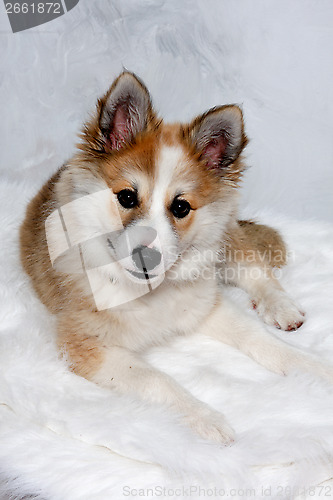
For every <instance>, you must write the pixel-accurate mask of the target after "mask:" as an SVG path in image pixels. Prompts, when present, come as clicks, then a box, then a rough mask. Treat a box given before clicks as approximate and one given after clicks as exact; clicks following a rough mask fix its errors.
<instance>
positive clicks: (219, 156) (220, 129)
mask: <svg viewBox="0 0 333 500" xmlns="http://www.w3.org/2000/svg"><path fill="white" fill-rule="evenodd" d="M188 133H189V138H190V141H191V142H192V143H193V144H194V145H195V148H196V150H197V151H198V152H199V153H200V156H201V158H202V159H204V160H205V161H206V163H207V166H208V167H209V168H214V169H218V168H224V167H228V166H229V165H230V164H232V163H233V162H235V161H236V160H237V158H238V156H239V155H240V153H241V152H242V150H243V148H244V147H245V145H246V143H247V139H246V136H245V133H244V123H243V115H242V112H241V110H240V108H239V107H238V106H234V105H230V106H220V107H217V108H213V109H211V110H209V111H207V113H205V114H203V115H201V116H199V117H198V118H196V119H195V120H193V122H192V123H191V124H190V126H189V129H188Z"/></svg>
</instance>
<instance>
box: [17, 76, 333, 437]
mask: <svg viewBox="0 0 333 500" xmlns="http://www.w3.org/2000/svg"><path fill="white" fill-rule="evenodd" d="M246 143H247V139H246V136H245V132H244V124H243V118H242V112H241V110H240V109H239V108H238V107H237V106H234V105H231V106H219V107H216V108H213V109H210V110H209V111H207V112H206V113H204V114H203V115H201V116H199V117H197V118H195V119H194V120H193V121H192V122H191V123H189V124H180V123H176V124H172V125H168V124H165V123H164V122H163V121H162V120H160V119H158V118H157V116H156V114H155V112H154V110H153V107H152V103H151V99H150V96H149V93H148V90H147V88H146V87H145V86H144V84H143V83H142V82H141V81H140V80H139V79H138V78H137V77H136V76H135V75H134V74H131V73H128V72H124V73H122V74H121V75H120V76H119V77H118V78H117V79H116V80H115V81H114V83H113V84H112V86H111V88H110V89H109V90H108V92H107V93H106V94H105V95H104V97H102V98H101V99H100V100H98V103H97V110H96V113H95V114H94V116H93V117H92V118H91V120H90V121H89V122H88V123H87V124H86V125H85V127H84V129H83V131H82V135H81V142H80V144H79V145H78V150H77V152H76V154H75V155H74V156H73V158H72V159H71V160H70V161H69V162H68V163H67V164H66V165H64V166H63V167H61V168H60V169H59V170H58V171H57V172H56V173H55V175H53V177H52V178H51V179H50V180H49V181H48V182H47V183H46V184H45V185H44V187H43V188H42V189H41V190H40V192H39V193H38V194H37V196H36V197H35V198H34V199H33V200H32V201H31V203H30V205H29V206H28V209H27V213H26V218H25V220H24V222H23V225H22V227H21V235H20V236H21V258H22V263H23V266H24V269H25V271H26V272H27V274H28V275H29V276H30V278H31V280H32V284H33V286H34V288H35V290H36V292H37V294H38V296H39V298H40V300H41V301H42V302H43V303H44V304H45V305H46V307H47V308H48V309H49V310H50V311H51V312H52V313H53V314H56V316H57V339H58V345H59V349H60V350H61V351H64V352H66V354H67V356H68V357H69V359H70V362H71V368H72V370H73V371H74V372H75V373H76V374H78V375H80V376H83V377H86V378H87V379H89V380H91V381H93V382H96V383H97V384H100V385H101V386H103V387H108V388H110V389H113V390H116V391H119V392H121V393H133V394H135V395H136V396H138V397H141V398H143V399H144V400H147V401H150V402H156V403H159V404H163V405H166V406H168V407H169V408H170V409H171V410H172V411H174V412H176V413H177V414H178V415H179V416H180V417H181V418H182V420H183V422H184V423H185V424H186V425H188V426H189V427H190V428H191V429H193V430H194V431H195V432H197V433H198V434H199V435H200V436H202V437H204V438H207V439H210V440H215V441H217V442H219V443H223V444H225V445H227V444H230V443H231V442H232V441H233V439H234V432H233V430H232V428H231V427H230V426H229V424H228V423H227V422H226V420H225V418H224V417H223V415H222V414H221V413H219V412H217V411H215V410H213V409H212V408H210V407H209V406H207V405H206V404H204V403H202V402H200V401H198V400H197V399H195V398H194V397H193V396H192V395H191V394H190V393H189V392H187V391H186V390H185V389H183V388H182V387H180V386H179V385H178V384H177V383H176V382H175V381H174V380H173V379H172V378H170V377H169V376H167V375H166V374H164V373H162V372H160V371H158V370H156V369H154V368H153V367H151V366H150V365H149V364H147V363H146V362H145V361H144V360H143V359H142V358H141V357H140V353H141V352H142V351H143V350H145V349H146V348H148V347H149V346H152V345H156V344H159V343H161V342H165V341H167V340H168V339H171V338H173V337H174V336H176V335H186V336H190V335H191V334H192V333H195V332H200V333H202V334H204V335H208V336H209V337H212V338H214V339H218V340H220V341H221V342H225V343H227V344H229V345H231V346H234V347H236V348H237V349H240V350H241V351H242V352H244V353H246V354H247V355H248V356H250V357H251V358H253V359H254V360H255V361H257V362H258V363H260V364H261V365H263V366H265V367H266V368H267V369H269V370H271V371H273V372H276V373H279V374H287V373H289V372H290V371H291V370H295V369H305V370H307V371H310V372H313V373H314V374H317V375H319V376H322V377H323V378H326V379H328V380H330V381H332V380H333V375H332V373H333V372H332V369H331V368H330V367H325V366H323V365H322V364H321V363H320V362H318V361H317V359H315V358H314V357H313V358H312V357H309V356H308V355H305V354H304V353H302V352H301V351H298V350H296V349H294V348H292V347H291V346H289V345H286V344H284V343H283V342H281V341H280V340H278V339H277V338H275V337H273V336H271V335H270V334H269V333H268V332H267V331H266V329H265V327H264V326H263V325H262V324H261V323H259V322H257V321H256V320H255V319H253V318H252V317H251V316H250V315H248V314H247V313H246V312H243V311H241V310H238V308H237V307H236V306H235V305H234V304H233V303H232V302H231V301H230V300H228V299H227V298H226V297H224V296H223V289H224V287H225V283H232V284H234V285H237V286H240V287H242V288H243V289H245V290H246V291H247V292H248V293H249V294H250V296H251V298H252V301H253V306H254V307H255V308H256V309H257V311H258V313H259V314H260V315H261V316H262V318H263V320H264V321H265V322H266V323H268V324H275V325H276V326H278V327H279V328H283V329H285V330H291V329H296V328H298V327H299V326H300V325H301V324H302V322H303V320H304V313H302V312H301V311H300V310H299V308H298V307H297V305H296V304H295V303H294V302H293V301H292V300H291V299H290V298H289V297H288V296H287V294H286V292H285V291H284V290H283V289H282V287H281V285H280V284H279V283H278V281H277V279H276V278H275V277H274V273H273V268H274V267H276V266H280V265H283V264H284V263H285V260H286V250H285V246H284V243H283V241H282V239H281V237H280V236H279V235H278V234H277V233H276V232H275V231H274V230H273V229H270V228H267V227H265V226H259V225H256V224H254V223H251V222H246V221H238V220H237V205H238V190H237V187H238V184H239V180H240V178H241V176H242V173H243V171H244V164H243V161H242V158H241V153H242V151H243V149H244V147H245V145H246ZM250 255H251V259H250V258H249V256H250ZM253 271H255V273H254V272H253ZM254 275H255V277H254Z"/></svg>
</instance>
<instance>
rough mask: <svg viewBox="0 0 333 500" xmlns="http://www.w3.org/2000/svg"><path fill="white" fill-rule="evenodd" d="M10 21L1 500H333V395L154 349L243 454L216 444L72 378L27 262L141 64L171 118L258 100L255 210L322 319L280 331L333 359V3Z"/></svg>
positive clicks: (237, 363)
mask: <svg viewBox="0 0 333 500" xmlns="http://www.w3.org/2000/svg"><path fill="white" fill-rule="evenodd" d="M318 5H320V8H318ZM2 9H3V7H2ZM0 14H1V16H0V27H1V33H0V45H1V46H0V48H1V51H2V53H1V56H2V58H1V68H0V88H1V96H2V97H1V101H2V104H1V110H2V111H1V113H2V118H1V120H0V137H1V140H2V146H1V156H2V158H1V164H0V170H1V172H2V173H1V178H0V205H1V206H0V231H1V235H0V241H1V249H0V266H1V269H0V499H1V500H8V499H16V500H18V499H19V500H22V499H23V498H29V499H30V498H36V499H39V500H107V499H109V498H112V499H116V500H121V499H122V498H138V497H142V498H170V499H172V498H175V499H179V498H184V499H186V498H191V499H202V498H237V499H238V498H255V499H262V498H263V499H267V498H277V499H286V500H287V499H288V500H289V499H291V498H292V499H294V498H297V497H298V498H306V494H305V490H308V493H307V498H319V499H322V498H327V497H332V496H333V484H332V483H330V482H329V480H330V478H332V476H333V457H332V455H333V388H332V387H330V386H328V385H327V384H326V383H324V382H322V381H320V380H317V379H315V378H313V377H311V376H309V375H307V374H304V373H294V374H292V375H291V376H289V377H287V378H282V377H279V376H277V375H274V374H271V373H269V372H267V371H266V370H265V369H263V368H261V367H259V366H257V365H256V364H255V363H254V362H252V361H251V360H249V359H248V358H246V357H245V356H243V355H242V354H240V353H238V352H236V351H235V350H233V349H231V348H229V347H227V346H224V345H221V344H218V343H216V342H213V341H212V340H208V339H205V338H202V337H199V336H197V337H195V338H193V339H192V340H189V339H187V340H184V339H179V340H177V341H176V342H174V343H173V344H172V345H166V346H164V347H161V348H158V349H154V350H152V351H151V352H149V353H147V358H148V359H149V361H150V362H151V363H153V364H155V365H156V366H158V367H159V368H160V369H161V370H165V371H166V372H168V373H169V374H171V375H172V376H173V377H174V378H175V379H176V380H177V381H178V382H179V383H180V384H182V385H183V386H185V387H186V388H187V389H188V390H190V391H191V392H192V393H193V394H194V395H195V396H197V397H198V398H199V399H202V400H204V401H206V402H207V403H209V404H210V405H211V406H213V407H214V408H216V409H218V410H221V411H222V412H223V413H225V415H226V416H227V418H228V419H229V421H230V422H231V424H232V425H233V427H234V428H235V430H236V433H237V440H236V443H235V444H234V446H232V447H230V448H222V447H219V446H217V445H215V444H213V443H209V442H205V441H203V440H201V439H199V438H198V437H197V436H196V435H194V434H192V433H191V432H190V431H189V430H188V429H186V428H184V427H182V426H181V424H180V423H179V422H178V421H177V420H176V418H173V417H172V416H170V415H169V414H167V412H165V411H164V409H163V408H158V407H150V406H148V405H144V404H143V403H141V402H140V401H137V400H133V399H130V398H127V397H120V396H117V395H115V394H112V393H111V392H108V391H106V390H103V389H101V388H98V387H97V386H95V385H93V384H92V383H89V382H87V381H86V380H84V379H81V378H79V377H77V376H75V375H73V374H71V373H70V372H69V370H68V368H67V366H66V363H65V362H64V361H63V360H60V359H59V358H58V355H57V351H56V348H55V342H54V320H53V318H51V317H50V316H49V315H48V314H47V312H46V311H45V309H44V308H43V306H42V305H41V304H40V303H39V302H38V300H37V299H36V298H35V296H34V293H33V291H32V289H31V287H30V285H29V283H28V280H27V278H26V277H25V275H24V273H23V271H22V269H21V267H20V264H19V258H18V226H19V223H20V221H21V220H22V217H23V214H24V211H25V207H26V204H27V202H28V200H29V199H30V198H31V197H32V196H33V195H34V194H35V192H36V191H37V190H38V189H39V187H40V185H41V183H42V181H43V180H44V179H46V178H47V177H48V176H49V175H50V173H51V172H52V171H54V170H55V168H56V167H57V166H59V165H60V164H61V162H62V161H64V160H66V157H68V156H69V155H70V154H71V153H72V151H73V144H74V141H75V134H76V132H77V130H78V128H79V126H80V123H81V122H82V121H83V120H84V118H85V117H86V115H87V112H88V111H89V110H91V109H92V108H93V102H94V100H95V99H96V97H97V96H98V95H99V94H101V93H102V92H104V90H105V89H106V88H107V86H108V85H109V83H110V81H111V79H112V78H113V77H114V76H115V75H116V74H117V73H118V72H119V71H120V70H121V68H122V66H123V65H124V66H125V67H127V69H129V70H133V71H136V72H137V73H138V74H139V75H140V76H141V77H142V78H143V79H144V80H145V81H146V82H147V84H148V86H149V88H151V90H152V94H153V96H154V98H155V102H156V103H157V107H158V108H159V110H160V111H161V114H162V115H164V116H166V117H167V118H169V119H177V120H178V119H179V120H182V119H184V120H185V119H189V118H191V117H192V116H193V115H194V114H195V113H199V112H202V111H204V110H205V109H207V108H208V107H210V106H213V105H216V104H220V103H226V102H237V103H243V108H244V112H245V117H246V125H247V130H248V133H249V135H250V137H251V138H252V139H253V141H252V142H251V143H250V145H249V147H248V149H247V151H248V155H249V163H250V164H255V168H253V169H251V170H250V171H249V173H248V174H247V176H246V183H245V186H247V188H245V193H244V194H245V196H244V199H245V208H244V210H243V214H242V215H243V216H245V217H254V218H257V219H258V220H260V221H262V222H264V223H268V224H271V225H273V226H275V227H277V228H278V229H279V230H280V231H281V232H282V234H283V236H284V237H285V239H286V241H287V243H288V246H289V249H290V252H291V258H290V262H289V265H288V266H287V267H286V268H285V269H284V270H283V277H282V282H283V284H284V286H285V287H286V289H287V290H288V291H289V293H290V294H291V295H292V296H293V297H294V298H296V299H297V300H298V301H299V302H300V303H301V304H302V306H303V308H304V309H305V311H306V312H307V320H306V323H305V324H304V326H302V328H301V329H300V330H299V331H297V332H293V333H285V332H279V331H276V330H275V329H274V328H272V329H271V332H272V333H274V334H275V335H277V336H279V337H281V338H282V339H283V340H285V341H286V342H290V343H291V344H293V345H296V346H299V347H300V348H303V349H304V350H308V351H309V352H314V353H317V354H318V355H319V356H321V357H322V358H323V361H324V360H327V361H330V362H331V363H333V307H332V297H333V226H332V225H331V224H330V223H329V222H327V223H324V222H322V223H319V222H315V221H310V220H309V217H310V216H311V214H315V215H316V216H317V217H318V218H321V219H323V218H325V219H326V220H328V221H329V220H332V218H331V214H332V166H331V158H332V151H331V150H330V149H329V147H330V145H331V129H330V127H328V126H327V123H330V122H331V121H332V120H331V118H332V117H333V104H332V102H333V101H332V99H331V98H330V96H331V90H332V83H331V82H332V65H331V50H330V47H332V40H333V34H332V19H333V15H332V14H333V7H332V2H331V1H330V0H321V2H319V3H318V2H316V1H314V0H307V1H304V0H293V2H288V1H287V0H270V1H269V2H267V0H255V1H251V2H250V1H248V0H246V1H241V0H239V2H231V0H207V2H206V1H201V2H200V1H194V0H193V1H192V0H190V1H187V0H186V1H185V0H184V1H182V2H179V0H168V1H165V0H149V1H147V0H130V1H129V0H112V2H110V1H109V0H81V1H80V3H79V5H78V6H77V7H75V8H74V9H73V10H72V11H71V12H70V13H68V14H66V15H65V16H63V17H61V18H59V19H58V20H56V21H53V22H52V23H49V24H47V25H45V26H41V27H39V28H36V29H33V30H29V31H27V32H26V33H24V32H23V33H17V34H15V35H13V34H12V33H11V32H10V28H9V24H8V22H7V20H6V17H5V13H4V11H3V10H2V11H1V12H0ZM330 117H331V118H330ZM296 186H297V189H296ZM249 200H250V201H249ZM251 200H252V201H251ZM254 201H255V202H256V204H255V205H253V204H252V205H250V204H249V203H250V202H251V203H254ZM264 207H265V210H266V211H264V210H263V209H264ZM268 207H269V209H270V210H271V212H267V208H268ZM288 212H289V214H290V215H291V216H292V217H295V216H296V217H298V218H299V219H303V221H301V222H299V221H298V222H297V221H296V220H293V219H290V218H289V216H288V217H287V216H286V215H281V214H282V213H284V214H286V213H288ZM227 293H229V294H231V295H233V297H234V300H236V301H238V302H239V303H240V304H241V306H242V307H243V308H249V301H248V297H247V296H246V295H245V294H244V293H243V292H241V291H240V290H236V289H229V290H228V291H227ZM251 314H253V315H255V312H254V311H252V312H251ZM258 321H259V320H258ZM164 488H165V489H164ZM309 488H310V489H309ZM311 488H312V489H311ZM25 495H27V496H25Z"/></svg>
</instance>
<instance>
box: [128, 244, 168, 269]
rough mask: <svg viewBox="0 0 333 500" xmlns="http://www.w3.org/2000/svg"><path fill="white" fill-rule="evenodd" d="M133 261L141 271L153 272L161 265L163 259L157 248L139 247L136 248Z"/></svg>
mask: <svg viewBox="0 0 333 500" xmlns="http://www.w3.org/2000/svg"><path fill="white" fill-rule="evenodd" d="M132 259H133V262H134V264H135V265H136V267H137V269H139V270H140V271H151V270H152V269H154V268H155V267H157V266H158V265H159V263H160V262H161V259H162V255H161V253H160V252H159V251H158V250H156V249H155V248H149V247H146V246H143V245H141V246H139V247H136V248H134V250H133V252H132Z"/></svg>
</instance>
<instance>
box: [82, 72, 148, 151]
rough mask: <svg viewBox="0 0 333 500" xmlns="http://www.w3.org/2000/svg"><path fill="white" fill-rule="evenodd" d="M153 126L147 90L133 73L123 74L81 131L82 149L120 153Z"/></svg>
mask: <svg viewBox="0 0 333 500" xmlns="http://www.w3.org/2000/svg"><path fill="white" fill-rule="evenodd" d="M156 123H157V120H156V117H155V114H154V111H153V107H152V103H151V100H150V96H149V92H148V90H147V88H146V87H145V85H144V84H143V83H142V82H141V81H140V80H139V79H138V78H137V77H136V76H135V75H134V74H133V73H129V72H124V73H122V74H121V75H120V76H119V77H118V78H117V79H116V80H115V81H114V82H113V84H112V86H111V88H110V89H109V90H108V92H107V93H106V94H105V95H104V97H102V98H101V99H99V100H98V104H97V116H96V117H95V118H94V120H92V121H91V122H89V123H88V124H87V125H86V126H85V128H84V131H83V139H84V144H83V146H82V147H81V149H84V150H85V151H86V152H87V151H89V150H91V151H93V152H94V153H97V152H98V151H101V152H113V151H119V150H120V149H121V148H123V147H124V146H126V145H128V144H130V143H131V142H132V141H133V140H134V139H135V137H136V136H137V135H138V134H140V133H142V132H144V131H145V130H146V129H147V128H148V127H149V126H154V125H155V124H156ZM87 146H88V148H87Z"/></svg>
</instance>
